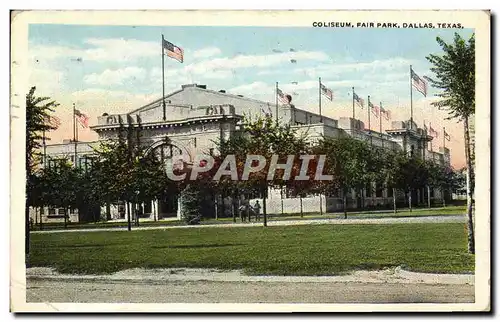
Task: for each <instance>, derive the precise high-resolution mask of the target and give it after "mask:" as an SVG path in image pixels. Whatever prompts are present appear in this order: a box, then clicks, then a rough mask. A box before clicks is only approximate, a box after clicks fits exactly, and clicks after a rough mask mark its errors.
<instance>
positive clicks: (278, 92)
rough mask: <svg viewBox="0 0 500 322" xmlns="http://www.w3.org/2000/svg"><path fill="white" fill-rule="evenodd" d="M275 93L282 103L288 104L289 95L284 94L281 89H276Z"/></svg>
mask: <svg viewBox="0 0 500 322" xmlns="http://www.w3.org/2000/svg"><path fill="white" fill-rule="evenodd" d="M276 95H277V96H278V100H279V101H280V102H281V103H283V104H290V98H289V97H288V96H289V95H286V94H285V93H283V91H282V90H281V89H279V88H278V89H277V90H276Z"/></svg>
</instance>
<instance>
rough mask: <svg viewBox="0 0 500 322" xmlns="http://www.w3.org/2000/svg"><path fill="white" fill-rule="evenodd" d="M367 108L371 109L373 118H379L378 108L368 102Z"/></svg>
mask: <svg viewBox="0 0 500 322" xmlns="http://www.w3.org/2000/svg"><path fill="white" fill-rule="evenodd" d="M369 107H371V110H372V113H373V115H375V117H379V115H380V106H377V105H374V104H373V103H372V102H370V104H369Z"/></svg>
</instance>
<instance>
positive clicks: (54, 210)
mask: <svg viewBox="0 0 500 322" xmlns="http://www.w3.org/2000/svg"><path fill="white" fill-rule="evenodd" d="M55 214H56V208H52V207H49V215H55Z"/></svg>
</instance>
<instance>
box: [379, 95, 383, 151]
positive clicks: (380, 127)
mask: <svg viewBox="0 0 500 322" xmlns="http://www.w3.org/2000/svg"><path fill="white" fill-rule="evenodd" d="M378 118H379V130H380V140H381V141H382V148H384V137H383V135H382V102H380V106H379V110H378Z"/></svg>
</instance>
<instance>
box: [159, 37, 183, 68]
mask: <svg viewBox="0 0 500 322" xmlns="http://www.w3.org/2000/svg"><path fill="white" fill-rule="evenodd" d="M163 52H164V53H165V54H166V55H167V56H168V57H170V58H173V59H175V60H177V61H178V62H180V63H182V62H184V50H183V49H182V48H181V47H179V46H176V45H174V44H172V43H171V42H170V41H168V40H165V38H163Z"/></svg>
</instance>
